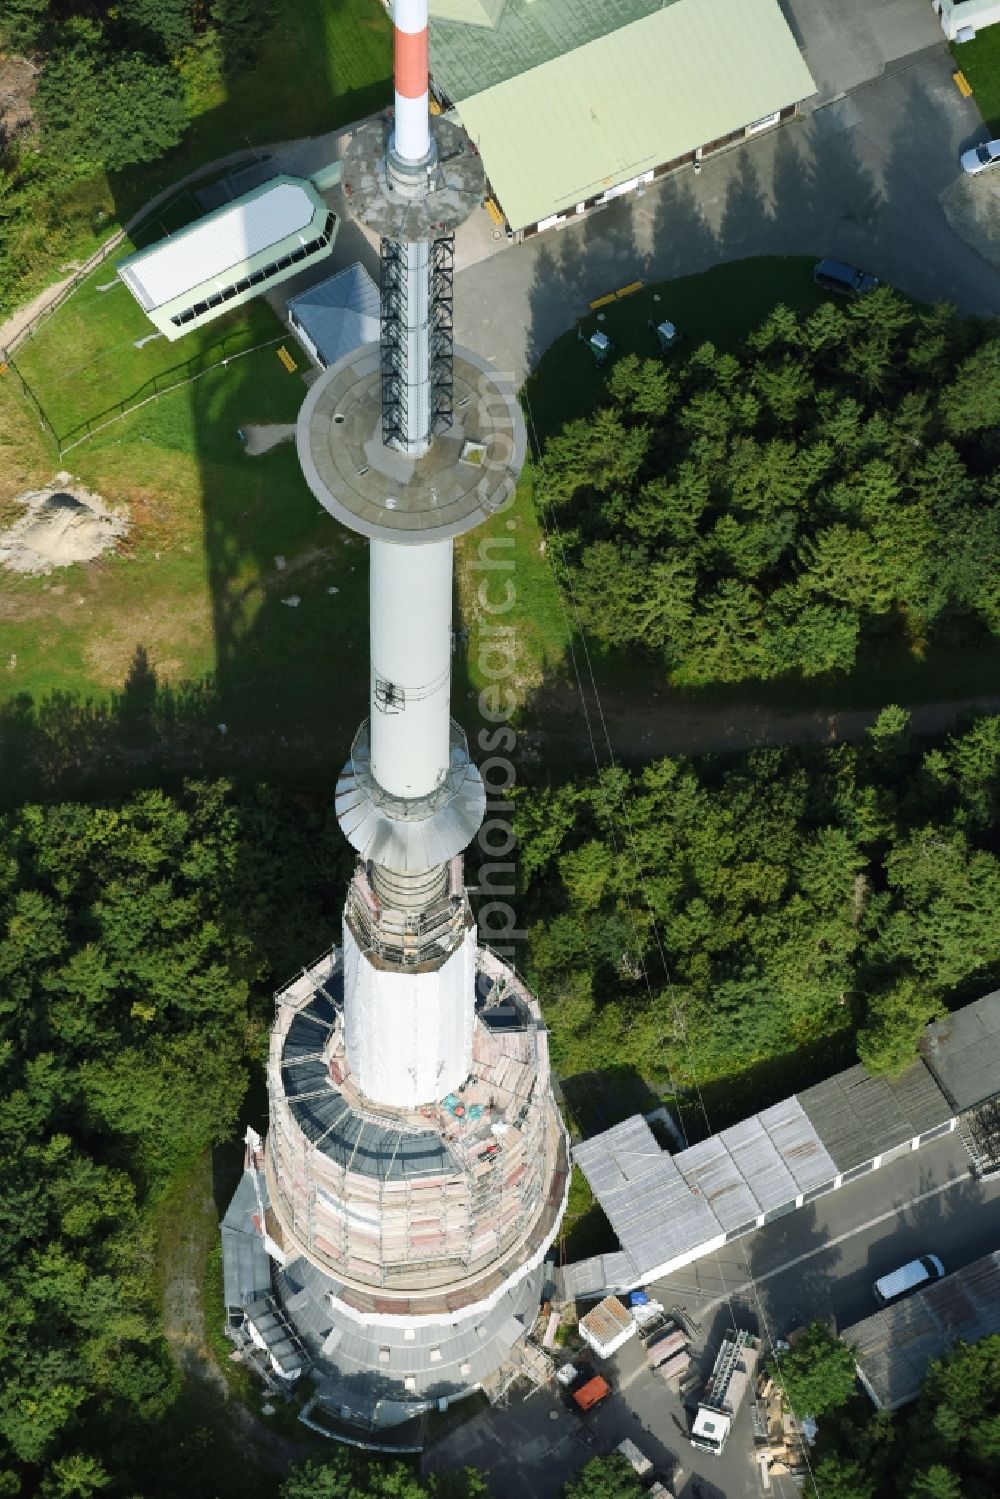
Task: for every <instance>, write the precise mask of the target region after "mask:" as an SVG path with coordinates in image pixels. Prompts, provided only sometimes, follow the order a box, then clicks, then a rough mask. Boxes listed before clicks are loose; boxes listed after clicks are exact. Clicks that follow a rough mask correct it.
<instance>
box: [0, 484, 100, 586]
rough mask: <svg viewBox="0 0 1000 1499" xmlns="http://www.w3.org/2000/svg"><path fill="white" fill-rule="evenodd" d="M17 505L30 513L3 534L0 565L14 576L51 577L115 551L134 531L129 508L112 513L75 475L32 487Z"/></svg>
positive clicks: (18, 497)
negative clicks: (57, 570)
mask: <svg viewBox="0 0 1000 1499" xmlns="http://www.w3.org/2000/svg"><path fill="white" fill-rule="evenodd" d="M15 504H19V505H22V506H23V507H24V514H23V515H22V516H21V517H20V519H19V520H16V521H15V522H14V524H13V525H12V526H11V527H9V529H8V530H6V531H0V567H6V568H7V569H8V571H10V572H14V573H35V574H38V573H51V572H54V571H55V570H56V568H59V567H69V566H71V564H72V563H74V562H91V561H93V559H94V558H95V557H100V556H101V554H102V553H103V552H107V551H110V550H112V549H113V548H114V547H115V546H116V544H117V543H118V541H119V539H120V538H121V537H123V536H124V535H125V534H126V533H127V531H128V512H127V510H126V509H124V508H122V509H118V510H110V509H109V508H108V506H107V505H105V503H104V501H103V500H102V499H101V497H100V495H96V494H92V493H91V492H90V490H88V489H85V488H84V487H83V485H82V484H78V483H75V482H74V481H73V480H72V479H71V477H70V475H69V474H57V475H56V477H55V479H54V480H53V482H52V483H51V484H49V485H47V486H46V488H45V489H29V490H28V491H26V493H24V494H20V495H18V496H17V499H16V500H15Z"/></svg>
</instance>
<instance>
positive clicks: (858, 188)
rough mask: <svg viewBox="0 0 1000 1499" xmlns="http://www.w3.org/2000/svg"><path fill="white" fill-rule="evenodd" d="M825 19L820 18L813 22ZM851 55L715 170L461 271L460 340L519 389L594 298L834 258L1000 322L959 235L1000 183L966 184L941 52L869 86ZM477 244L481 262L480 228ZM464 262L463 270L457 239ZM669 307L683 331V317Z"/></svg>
mask: <svg viewBox="0 0 1000 1499" xmlns="http://www.w3.org/2000/svg"><path fill="white" fill-rule="evenodd" d="M898 3H899V4H900V5H901V6H902V7H903V11H902V12H900V13H901V14H902V13H904V12H905V14H907V15H909V14H910V13H915V12H916V11H917V10H919V12H920V16H921V18H923V17H924V14H925V12H926V14H927V15H928V16H929V15H930V6H929V3H928V0H898ZM799 8H802V9H805V7H804V6H802V5H800V6H799ZM889 8H890V7H889V6H888V5H887V6H885V7H884V9H885V10H888V9H889ZM824 9H828V7H815V6H814V7H813V12H814V14H813V17H812V24H813V25H814V26H815V24H816V18H817V16H818V15H820V14H821V13H822V11H823V10H824ZM867 9H869V10H871V9H872V7H870V6H869V7H867ZM931 19H933V18H932V17H931ZM803 24H805V18H804V19H803ZM836 24H837V26H838V27H839V26H840V24H841V16H840V8H839V7H838V13H837V23H836ZM938 35H939V37H940V33H938ZM807 40H808V38H807ZM831 46H832V44H831ZM816 50H819V49H818V48H817V47H814V48H813V51H816ZM834 50H835V49H834ZM806 53H807V56H810V57H811V53H810V47H809V45H807V46H806ZM823 55H824V56H827V55H828V54H827V53H825V52H824V54H823ZM858 55H859V54H858V53H852V54H851V57H850V58H846V57H845V58H844V59H843V65H844V67H845V68H847V67H848V64H849V65H850V67H849V71H850V76H851V77H853V78H854V80H855V81H854V82H853V83H851V84H850V85H849V89H848V92H847V93H846V94H845V95H844V96H843V97H837V95H836V93H831V92H830V90H829V88H828V90H827V96H825V97H824V99H821V100H819V101H814V102H818V107H816V108H814V109H813V110H812V112H811V113H810V114H808V115H806V116H805V117H804V118H802V119H800V120H796V121H792V122H791V123H789V124H787V125H784V126H782V127H780V128H778V129H776V130H773V131H771V132H769V133H766V134H764V135H762V136H760V137H758V138H756V139H754V140H751V141H749V142H747V143H746V144H745V145H743V146H740V147H739V148H737V149H734V150H730V151H725V152H723V153H721V154H720V155H718V156H716V157H713V158H710V159H709V160H707V161H706V162H705V164H704V167H703V169H702V171H701V172H700V174H698V175H695V174H694V172H693V171H692V170H691V169H690V168H688V169H685V170H682V171H680V172H678V173H675V174H673V175H672V176H670V177H667V178H664V179H663V180H662V181H661V182H658V183H654V184H652V185H651V186H650V187H649V188H648V190H647V191H646V193H645V195H644V196H643V197H641V198H640V197H637V196H635V195H629V196H628V197H623V198H618V199H615V200H614V201H613V202H612V203H610V204H609V205H607V207H606V208H604V209H602V210H601V211H599V212H596V213H593V214H590V215H588V216H586V217H585V218H584V219H583V221H582V222H579V223H572V224H569V225H567V227H565V228H563V229H560V230H550V231H548V232H546V233H544V234H540V235H537V236H535V237H533V238H532V239H529V240H527V241H525V242H524V243H523V244H521V245H518V246H515V247H511V248H502V249H499V250H498V251H497V253H495V254H492V255H489V256H488V258H485V259H479V260H478V261H477V263H475V264H468V263H466V264H465V268H464V269H461V270H460V271H459V272H458V274H457V275H456V278H455V281H456V285H455V334H456V339H457V341H458V342H460V343H464V344H468V345H470V346H471V347H472V348H473V349H476V350H478V351H479V352H480V353H482V354H483V355H484V356H486V357H488V358H489V359H491V360H492V362H493V364H494V367H495V369H496V370H497V371H498V372H500V373H501V374H509V375H510V376H511V377H512V378H513V379H514V380H515V381H516V382H517V383H518V384H519V383H520V382H521V380H522V379H523V378H524V376H525V375H526V373H527V372H528V371H529V370H530V369H531V368H532V367H533V366H534V365H535V364H536V363H537V361H538V359H539V358H540V357H541V355H542V353H543V352H544V351H545V349H546V348H548V346H549V345H550V344H551V343H552V341H553V339H555V338H556V337H558V336H559V334H560V333H563V332H565V331H566V330H567V329H568V328H571V327H572V326H573V324H574V323H575V321H576V319H577V318H579V317H580V316H582V315H583V314H584V313H585V312H586V310H587V305H588V303H589V302H590V301H591V300H592V299H593V298H595V297H597V296H600V295H602V294H603V293H605V292H608V291H610V290H613V289H614V288H615V287H616V286H622V285H623V284H625V283H627V282H629V281H632V280H635V279H642V280H645V281H647V282H653V281H662V280H668V279H672V278H674V277H677V276H685V275H690V274H694V273H696V272H700V271H704V270H707V269H708V268H709V267H710V266H712V265H716V264H718V263H719V262H720V261H727V260H741V259H744V258H745V257H747V256H753V255H793V254H794V255H817V256H819V255H834V256H837V257H839V258H841V259H844V260H848V261H850V262H852V263H854V264H856V265H861V266H863V267H865V269H867V270H871V271H873V272H874V273H875V274H876V275H878V276H879V277H880V278H882V280H884V281H885V282H887V283H888V284H890V285H893V286H898V287H899V288H900V289H901V290H903V291H905V292H908V293H909V294H911V295H913V296H915V297H918V298H921V299H923V300H926V301H935V300H946V301H950V302H953V303H955V304H956V305H957V306H958V307H960V308H962V309H964V310H966V311H970V312H976V313H980V314H983V315H987V316H992V315H995V314H997V313H1000V275H998V272H997V269H996V267H995V266H994V265H992V264H991V263H990V262H989V260H987V259H985V258H984V257H983V255H982V254H981V253H979V249H977V248H976V246H975V245H974V244H973V243H971V242H967V240H966V239H965V238H963V237H962V236H961V235H960V234H959V233H958V232H956V230H955V229H954V228H953V227H952V221H953V220H954V218H955V215H954V211H953V210H954V207H955V202H956V195H958V198H959V199H960V198H961V195H962V194H963V193H964V192H980V191H981V192H988V193H996V192H998V191H1000V186H998V185H997V184H989V183H987V184H985V185H983V184H981V183H980V182H979V179H972V180H971V184H970V180H966V181H965V182H963V180H962V174H961V173H960V170H959V166H958V157H959V153H960V151H961V150H962V149H964V148H965V147H966V146H967V145H969V144H970V143H972V142H973V141H975V140H977V139H980V138H982V136H983V135H984V129H983V125H982V121H981V119H980V116H979V113H978V110H977V109H976V107H975V104H974V103H973V102H972V101H971V100H968V99H962V98H961V96H960V95H959V94H958V92H957V90H956V89H955V86H954V84H953V83H952V80H951V72H952V68H953V63H952V61H951V57H950V54H949V53H948V51H947V49H946V48H945V46H944V45H943V41H938V42H936V43H935V44H934V45H933V46H931V47H924V49H923V50H921V51H920V52H918V53H916V54H914V55H911V56H909V57H903V58H897V59H893V60H891V61H886V60H885V59H882V63H881V66H882V68H883V69H886V71H880V72H878V73H877V74H876V75H875V76H874V77H864V78H858V77H857V74H858V72H859V66H860V65H859V63H858V61H857V58H858ZM835 66H836V58H835V57H834V55H833V51H830V53H829V62H828V64H827V68H828V71H829V70H830V69H832V68H834V67H835ZM814 70H815V64H814ZM831 86H832V85H831ZM977 184H978V185H977ZM949 213H950V214H951V215H952V218H951V219H950V218H949ZM468 234H469V236H470V238H471V239H472V241H473V243H472V247H471V252H469V253H471V254H479V253H480V250H481V245H480V242H479V241H480V237H481V231H480V227H479V226H478V224H477V223H476V222H473V223H471V224H470V226H469V230H468ZM979 248H980V249H981V248H982V246H981V245H980V247H979ZM996 253H997V254H1000V247H997V251H996ZM457 255H458V264H459V265H461V264H462V262H463V241H462V231H460V233H459V241H458V247H457ZM670 311H671V315H674V314H676V316H677V320H678V321H680V322H681V323H683V307H682V306H679V307H677V308H671V309H670Z"/></svg>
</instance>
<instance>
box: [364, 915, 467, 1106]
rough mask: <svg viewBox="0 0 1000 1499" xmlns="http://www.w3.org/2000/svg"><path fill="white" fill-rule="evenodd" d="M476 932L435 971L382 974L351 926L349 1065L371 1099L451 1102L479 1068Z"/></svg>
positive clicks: (405, 1103) (397, 1103) (396, 1102)
mask: <svg viewBox="0 0 1000 1499" xmlns="http://www.w3.org/2000/svg"><path fill="white" fill-rule="evenodd" d="M475 983H476V933H475V928H474V927H473V928H472V929H471V930H470V931H468V932H467V933H466V934H465V939H464V941H463V942H462V945H461V947H459V948H458V949H457V950H456V951H455V952H453V953H452V955H451V957H450V958H448V959H447V961H446V962H445V963H444V964H443V966H442V967H440V968H438V969H435V970H434V972H432V973H413V972H409V971H406V970H403V971H400V970H398V969H396V970H388V969H385V968H376V967H375V965H374V964H373V963H372V962H371V961H370V960H369V958H368V957H366V955H365V954H364V953H362V952H361V950H360V949H359V947H358V944H357V942H356V941H355V939H354V936H353V934H352V932H351V930H350V927H349V926H348V925H347V923H346V922H345V923H344V994H345V1002H344V1022H345V1028H346V1038H345V1039H346V1045H347V1060H348V1064H349V1066H350V1069H351V1073H352V1075H353V1078H354V1081H355V1083H356V1084H357V1086H358V1088H359V1089H360V1090H361V1092H362V1093H363V1094H364V1095H365V1097H366V1098H369V1099H371V1101H372V1102H373V1103H380V1104H384V1105H387V1106H389V1107H391V1108H398V1109H412V1108H417V1107H419V1105H421V1104H425V1103H433V1102H435V1101H436V1100H438V1099H441V1098H444V1097H445V1095H446V1094H448V1093H451V1092H453V1091H454V1089H456V1088H457V1087H459V1085H460V1084H461V1083H464V1082H465V1080H466V1078H467V1077H468V1076H469V1073H470V1071H471V1069H472V1028H473V1023H474V1018H475V1009H474V996H475Z"/></svg>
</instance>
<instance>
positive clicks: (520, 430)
mask: <svg viewBox="0 0 1000 1499" xmlns="http://www.w3.org/2000/svg"><path fill="white" fill-rule="evenodd" d="M394 26H395V37H394V50H395V87H396V97H395V107H394V110H393V113H392V116H391V119H386V120H377V121H372V122H369V123H367V124H365V125H363V126H362V127H360V128H359V129H358V131H357V132H356V134H355V136H354V138H353V140H352V142H351V143H350V145H349V147H348V150H347V153H346V156H345V160H344V168H343V178H342V182H343V187H344V192H345V195H346V198H347V202H348V203H349V205H350V208H351V211H352V212H353V213H354V215H355V216H356V217H357V218H358V219H359V220H360V221H361V222H362V223H364V224H365V225H366V226H367V227H369V228H370V229H373V230H374V231H375V232H376V233H377V234H378V235H379V236H380V240H381V286H380V299H381V316H380V338H379V342H378V344H370V345H368V346H366V347H364V348H362V349H360V350H358V351H356V352H355V353H352V354H350V355H348V356H347V357H345V358H344V359H342V360H340V361H339V362H338V363H336V364H334V365H332V366H331V367H330V368H329V369H328V370H326V371H325V372H324V374H323V375H322V376H321V377H320V378H319V379H318V380H317V381H316V383H315V384H314V385H313V386H312V388H311V389H310V392H309V395H308V397H307V398H306V401H305V403H304V405H303V407H302V411H301V414H300V416H299V420H298V425H297V445H298V453H299V458H300V462H301V465H302V470H303V473H304V475H305V477H306V480H307V481H308V483H309V485H310V487H311V488H312V490H313V493H314V494H315V495H316V497H317V498H318V499H319V501H320V503H321V504H322V505H323V506H324V507H325V508H326V509H327V510H328V511H329V512H330V514H331V515H332V516H333V517H334V518H335V519H336V520H337V521H339V522H340V523H341V524H342V525H345V526H348V527H349V528H350V529H351V530H353V531H356V532H358V533H359V534H360V535H362V536H364V537H366V538H367V539H368V542H369V557H370V573H371V586H370V640H371V683H370V700H369V713H368V717H367V718H366V720H365V721H364V723H363V724H362V725H361V727H360V728H359V730H358V732H357V734H356V736H355V739H354V743H353V745H352V747H351V752H350V757H349V759H348V760H347V763H346V764H345V765H344V767H343V769H342V771H341V773H340V776H339V779H338V781H337V785H336V793H335V797H336V809H337V815H338V819H339V821H340V825H341V829H342V831H343V833H344V835H345V837H346V838H347V839H348V841H349V842H350V843H351V845H352V846H353V847H354V849H355V850H356V852H357V854H358V864H357V867H356V870H355V873H354V876H353V878H352V880H351V883H350V885H349V887H348V891H347V897H346V902H345V907H344V917H343V937H342V942H341V943H340V944H339V945H338V946H336V947H334V948H333V949H332V951H330V952H329V953H327V954H326V955H324V956H323V957H322V958H321V959H320V960H319V961H318V962H316V963H314V964H313V965H312V967H310V968H308V969H306V970H304V971H303V973H302V975H301V976H300V977H299V978H298V979H296V980H295V981H294V982H293V983H292V984H291V985H289V986H288V987H287V988H285V989H284V990H282V991H281V993H280V994H279V995H278V996H277V1008H276V1018H275V1023H274V1027H273V1029H272V1032H271V1042H270V1053H269V1060H268V1072H267V1083H268V1100H269V1128H268V1134H267V1140H266V1143H264V1142H261V1140H260V1138H259V1137H258V1136H256V1135H255V1134H254V1132H253V1131H248V1133H247V1155H246V1173H245V1176H244V1179H243V1181H242V1182H241V1184H240V1188H239V1189H238V1191H237V1195H236V1198H235V1199H234V1202H233V1205H232V1207H231V1208H230V1211H229V1213H228V1214H227V1216H226V1220H225V1223H224V1243H225V1246H226V1250H227V1253H226V1255H225V1257H224V1265H225V1295H226V1305H227V1316H228V1327H229V1331H230V1334H231V1336H233V1338H234V1340H235V1341H236V1342H237V1343H238V1344H239V1345H240V1346H241V1347H242V1348H243V1349H244V1350H245V1352H246V1354H247V1356H248V1357H249V1358H251V1359H252V1360H253V1361H254V1362H255V1363H256V1364H257V1366H258V1367H259V1368H260V1369H261V1372H262V1373H264V1375H265V1377H266V1378H267V1379H269V1380H271V1381H273V1382H277V1383H281V1382H287V1381H290V1380H294V1379H298V1378H300V1377H301V1376H302V1375H303V1374H305V1373H308V1374H309V1375H310V1376H311V1378H312V1380H313V1393H312V1395H311V1397H310V1399H309V1400H308V1402H307V1404H306V1407H305V1409H304V1411H303V1419H306V1420H308V1421H309V1423H310V1424H312V1425H314V1426H316V1427H318V1429H320V1430H326V1431H330V1432H331V1434H341V1435H343V1434H344V1431H345V1430H351V1429H357V1428H363V1429H365V1430H366V1431H368V1432H372V1431H374V1430H375V1429H377V1428H380V1427H392V1426H396V1425H400V1424H402V1423H405V1422H406V1421H408V1420H409V1419H410V1418H411V1417H413V1416H416V1415H419V1414H421V1413H422V1412H423V1411H425V1410H427V1409H429V1408H430V1407H431V1406H432V1405H433V1404H437V1405H439V1406H442V1407H443V1406H444V1405H447V1404H448V1403H449V1402H450V1401H451V1400H454V1399H458V1398H460V1397H461V1396H463V1395H467V1394H469V1393H471V1392H472V1391H473V1390H475V1389H477V1388H487V1389H489V1388H490V1387H491V1383H492V1384H495V1383H496V1382H497V1380H498V1379H499V1378H500V1371H501V1370H502V1369H503V1368H505V1367H508V1368H509V1367H510V1366H511V1362H512V1360H513V1359H515V1358H516V1356H517V1349H518V1347H519V1345H520V1344H521V1343H523V1341H524V1339H525V1336H526V1335H527V1333H528V1332H530V1330H531V1328H532V1326H533V1324H534V1321H535V1318H536V1316H537V1313H538V1309H539V1302H540V1297H541V1288H542V1279H543V1261H544V1257H545V1255H546V1253H547V1251H548V1249H549V1247H550V1246H551V1244H552V1242H553V1240H554V1238H555V1236H556V1233H557V1232H558V1228H559V1223H560V1220H561V1218H562V1214H563V1212H564V1209H565V1205H566V1196H567V1192H568V1186H569V1161H568V1146H567V1137H566V1132H565V1129H564V1126H563V1123H562V1120H561V1118H560V1116H559V1113H558V1110H557V1108H556V1105H555V1101H554V1098H553V1094H552V1088H551V1080H550V1075H549V1060H548V1046H547V1033H546V1030H545V1025H544V1022H543V1020H542V1017H541V1013H540V1010H539V1007H538V1003H537V1001H536V999H535V998H534V996H533V995H532V994H531V993H530V991H529V990H528V989H527V987H526V986H525V985H524V983H523V982H522V980H521V979H520V978H519V977H518V976H517V974H516V973H515V972H514V971H513V969H512V968H510V967H509V966H508V965H506V964H505V963H503V962H502V961H501V959H500V958H499V957H498V956H496V955H495V954H494V953H492V952H490V951H489V950H488V949H485V948H483V947H480V945H479V943H478V940H477V932H476V924H475V919H474V916H473V912H472V908H471V906H470V902H469V897H468V894H467V892H466V888H465V884H464V877H463V854H464V851H465V850H466V849H467V848H468V846H469V844H470V843H471V842H472V841H473V840H474V839H475V837H476V835H477V833H478V831H479V828H480V826H481V824H482V820H483V816H484V814H485V810H486V795H485V789H484V787H483V782H482V778H481V776H480V774H479V771H478V770H477V768H476V766H475V765H474V763H473V761H472V760H471V758H470V755H469V750H468V744H467V741H466V737H465V734H464V732H463V731H462V729H461V728H460V727H459V725H458V724H456V723H455V722H454V721H453V720H452V718H451V715H450V699H451V657H452V620H451V608H452V603H451V601H452V583H453V551H452V549H453V541H454V538H455V537H456V536H458V535H461V534H463V533H464V532H466V531H468V530H470V529H471V528H472V527H473V526H475V525H477V524H478V523H479V522H480V521H482V520H483V519H485V518H486V517H487V516H488V515H490V514H492V513H494V512H496V511H497V510H498V509H500V508H502V507H503V506H505V505H506V504H508V503H509V501H510V500H511V498H512V497H513V494H514V490H515V487H516V484H517V478H518V475H519V473H520V470H521V466H522V464H523V461H524V455H525V448H526V439H525V431H524V424H523V420H522V418H521V413H520V409H519V407H518V403H517V400H516V397H515V395H514V393H513V391H512V390H509V389H506V388H504V387H503V385H502V384H501V382H499V381H498V380H497V378H496V377H495V375H494V374H493V372H492V371H491V370H490V368H489V365H488V363H487V362H486V361H485V360H483V359H481V358H480V357H479V356H478V355H476V354H474V353H472V352H471V351H469V350H466V349H456V348H455V347H454V345H453V341H452V279H453V278H452V266H453V258H454V257H453V241H452V235H453V233H454V230H455V228H456V227H457V226H458V224H460V223H461V222H462V220H463V219H464V218H465V216H466V215H467V214H468V212H469V211H470V210H471V209H472V207H473V206H474V205H475V204H476V203H477V202H478V201H479V200H480V199H481V197H482V194H483V190H484V182H483V169H482V164H481V162H480V160H479V157H478V155H477V153H476V151H475V149H474V147H473V146H472V145H471V143H470V142H469V140H468V138H467V137H466V136H465V134H464V132H463V131H462V130H461V129H459V128H458V127H457V126H456V125H454V124H453V123H451V122H449V121H447V120H441V119H439V118H434V119H432V118H431V116H430V113H429V110H428V93H427V87H428V68H427V0H395V6H394Z"/></svg>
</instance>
